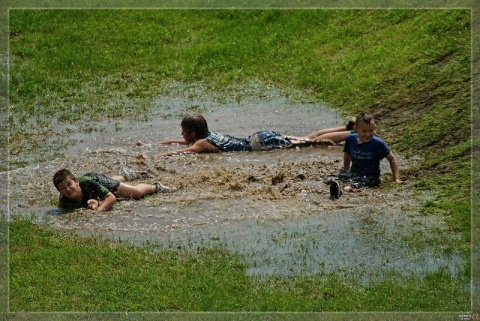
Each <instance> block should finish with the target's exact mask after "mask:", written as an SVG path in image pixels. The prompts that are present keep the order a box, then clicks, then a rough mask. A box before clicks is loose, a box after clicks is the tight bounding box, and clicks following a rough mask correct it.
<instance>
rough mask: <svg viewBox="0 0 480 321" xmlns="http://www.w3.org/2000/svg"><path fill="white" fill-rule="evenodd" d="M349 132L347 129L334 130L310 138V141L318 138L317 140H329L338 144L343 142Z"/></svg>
mask: <svg viewBox="0 0 480 321" xmlns="http://www.w3.org/2000/svg"><path fill="white" fill-rule="evenodd" d="M350 134H351V132H350V131H347V130H344V131H336V132H331V133H326V134H323V135H320V136H317V137H315V139H312V141H313V142H315V140H319V141H324V140H331V141H332V142H334V143H335V144H338V143H340V142H344V141H345V139H347V137H348V135H350Z"/></svg>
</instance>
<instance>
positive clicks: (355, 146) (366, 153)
mask: <svg viewBox="0 0 480 321" xmlns="http://www.w3.org/2000/svg"><path fill="white" fill-rule="evenodd" d="M343 151H344V152H346V153H349V154H350V156H351V159H352V166H351V168H350V172H352V173H353V174H354V175H356V176H368V177H374V178H379V177H380V161H381V160H382V159H384V158H385V157H387V155H388V154H390V148H388V146H387V144H385V142H384V141H383V140H381V139H380V138H378V137H377V136H373V137H372V139H371V140H370V141H369V142H368V143H363V144H359V143H358V134H357V133H355V134H351V135H349V136H348V137H347V139H346V140H345V146H344V148H343Z"/></svg>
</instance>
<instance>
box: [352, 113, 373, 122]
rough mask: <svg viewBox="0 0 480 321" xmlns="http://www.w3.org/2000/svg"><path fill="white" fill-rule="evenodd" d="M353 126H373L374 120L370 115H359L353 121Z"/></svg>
mask: <svg viewBox="0 0 480 321" xmlns="http://www.w3.org/2000/svg"><path fill="white" fill-rule="evenodd" d="M355 124H356V125H358V124H366V125H374V124H375V119H374V118H373V115H372V114H371V113H360V114H359V115H358V116H357V119H356V120H355Z"/></svg>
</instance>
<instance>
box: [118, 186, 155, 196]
mask: <svg viewBox="0 0 480 321" xmlns="http://www.w3.org/2000/svg"><path fill="white" fill-rule="evenodd" d="M155 190H156V187H155V185H153V184H145V183H141V184H138V185H135V186H132V185H129V184H125V183H120V186H119V187H118V189H117V191H116V193H115V194H116V195H117V196H118V197H124V198H133V199H136V200H137V199H140V198H142V197H143V196H145V195H148V194H152V193H153V192H155Z"/></svg>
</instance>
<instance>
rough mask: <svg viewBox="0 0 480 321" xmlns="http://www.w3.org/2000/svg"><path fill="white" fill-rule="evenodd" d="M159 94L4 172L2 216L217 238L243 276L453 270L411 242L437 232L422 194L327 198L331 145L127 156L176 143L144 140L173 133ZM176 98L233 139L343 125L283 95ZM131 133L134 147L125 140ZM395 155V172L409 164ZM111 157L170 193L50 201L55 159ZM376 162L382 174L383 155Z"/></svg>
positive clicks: (111, 168) (105, 168)
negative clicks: (84, 206) (146, 105)
mask: <svg viewBox="0 0 480 321" xmlns="http://www.w3.org/2000/svg"><path fill="white" fill-rule="evenodd" d="M171 99H174V98H173V97H172V98H171ZM165 101H168V98H165V97H164V98H162V101H159V108H158V110H157V114H156V115H154V117H152V120H150V121H148V122H129V121H125V122H116V123H114V124H112V123H110V122H104V123H99V124H98V127H99V128H104V129H105V128H107V130H102V131H101V132H95V131H94V132H90V133H87V134H78V133H77V134H74V135H72V136H71V137H70V138H72V137H73V138H74V139H75V142H76V143H75V144H72V145H71V147H69V148H68V149H67V150H66V151H65V153H64V155H63V156H61V157H59V158H56V159H55V160H53V161H48V162H43V163H36V164H31V165H29V166H27V167H25V168H21V169H16V170H13V171H11V172H10V173H9V175H10V177H9V183H10V186H9V195H10V196H9V208H10V215H11V216H17V215H19V216H25V217H33V218H34V219H35V220H36V221H37V222H40V223H41V224H48V225H49V226H53V227H55V228H58V229H60V230H64V231H71V232H74V233H77V234H79V235H98V236H100V237H105V238H109V239H112V240H118V239H121V240H124V241H128V242H132V243H134V244H144V243H145V242H147V241H148V242H150V243H157V244H160V246H161V247H166V248H172V247H173V248H184V249H186V250H193V251H195V250H198V249H199V248H201V247H210V246H226V247H228V248H229V249H230V250H232V251H236V252H239V253H241V254H242V255H244V256H245V257H246V258H247V260H248V261H249V262H250V264H251V267H250V268H249V269H248V271H247V272H248V273H251V274H255V275H285V274H291V273H305V274H313V273H316V272H319V271H322V270H327V271H345V272H346V273H352V272H353V271H355V272H356V273H361V274H362V275H363V274H365V275H367V276H365V278H367V279H370V278H372V277H374V278H378V277H380V278H381V276H382V275H383V273H385V272H386V271H389V270H391V269H394V270H397V271H400V272H401V273H404V274H411V273H422V272H427V271H433V270H436V269H438V268H440V267H447V268H448V269H449V270H451V271H452V272H453V273H456V271H457V270H459V269H460V267H461V265H462V262H460V260H459V258H458V257H456V256H454V255H451V256H445V255H443V253H441V250H439V249H435V248H432V247H431V246H428V245H424V246H420V247H419V246H412V244H411V243H412V239H414V238H415V237H416V235H421V233H428V232H429V231H435V232H436V233H438V232H439V231H442V230H445V231H446V227H445V224H444V223H443V222H442V221H440V220H439V219H438V218H437V217H434V216H431V217H430V216H424V215H420V214H419V211H418V209H419V203H420V201H422V200H424V199H427V198H428V197H429V196H428V195H419V194H417V193H416V192H415V191H412V190H411V189H410V188H408V185H405V186H402V187H396V188H393V189H388V188H373V189H359V190H353V191H351V192H346V193H344V195H342V197H341V198H340V199H339V200H332V199H330V197H329V190H328V185H327V184H326V183H325V182H324V181H325V177H326V176H327V175H329V174H335V173H338V171H339V169H340V168H341V166H342V163H341V160H342V146H338V145H337V146H319V147H318V146H317V147H307V148H301V149H288V150H275V151H268V152H250V153H248V152H247V153H245V152H240V153H215V154H201V155H194V154H189V155H177V156H171V157H166V158H161V159H159V160H158V161H154V160H152V159H147V160H139V159H137V158H136V156H137V155H138V154H139V153H147V154H149V155H152V154H154V153H156V152H161V151H165V150H169V149H173V148H176V147H178V146H159V145H156V144H155V143H156V142H157V141H160V140H163V139H170V138H179V137H181V136H180V126H179V122H180V119H179V117H165V115H164V114H163V113H165V108H163V107H162V106H163V105H162V104H163V103H164V102H165ZM176 101H177V104H178V107H173V108H174V109H175V108H177V110H172V109H170V110H169V111H168V113H169V114H170V115H171V114H172V113H173V114H175V115H178V116H180V115H181V114H185V113H188V112H197V111H199V112H202V113H203V114H204V116H205V117H206V118H207V121H208V122H209V127H210V130H213V131H218V132H223V133H228V134H232V135H235V136H238V137H245V136H248V135H249V134H251V133H253V132H254V131H256V130H260V129H273V130H277V131H279V132H281V133H285V134H290V135H305V134H308V133H309V132H311V131H314V130H317V129H320V128H326V127H333V126H338V125H339V124H344V123H345V121H346V119H345V118H343V117H340V116H339V115H338V114H336V113H334V112H333V111H332V110H331V109H328V108H326V107H322V106H318V105H315V104H304V103H295V104H292V103H291V102H289V101H288V100H286V99H283V98H282V99H271V98H269V99H268V100H267V101H268V102H265V101H260V102H259V101H255V102H250V101H242V102H235V103H231V104H227V105H226V106H221V108H220V107H219V104H217V103H215V102H212V101H209V102H205V101H202V100H199V101H188V102H184V104H181V103H178V97H176ZM182 106H183V107H182ZM184 106H188V107H187V108H186V109H182V108H184ZM109 127H111V128H110V130H108V128H109ZM113 127H115V128H113ZM137 140H143V141H145V142H146V145H144V146H141V147H136V146H134V145H135V142H136V141H137ZM398 156H399V158H400V166H401V167H402V168H407V167H408V166H410V165H411V164H412V163H413V162H414V160H412V159H411V160H406V159H403V158H402V157H401V155H398ZM123 163H126V164H128V165H129V167H131V168H132V169H134V170H144V169H148V170H149V171H151V172H152V177H151V178H149V179H148V180H146V181H148V182H155V181H160V182H162V183H163V184H165V185H168V186H170V187H172V188H174V189H175V190H174V191H173V192H171V193H160V194H154V195H149V196H147V197H145V198H144V199H142V200H139V201H131V200H122V201H120V202H118V203H117V204H116V205H115V207H114V209H113V210H111V211H109V212H106V213H94V212H91V211H87V210H77V211H73V212H68V213H64V212H61V211H59V210H58V209H57V208H56V201H57V197H58V193H57V192H56V190H55V188H54V187H53V185H52V183H51V177H52V175H53V173H54V172H55V171H56V170H58V169H60V168H63V167H67V168H69V169H71V170H72V171H73V172H74V173H76V174H83V173H85V172H89V171H97V172H101V173H105V174H107V175H115V174H116V170H117V168H118V167H119V166H120V165H121V164H123ZM382 170H383V173H385V174H389V173H390V169H389V167H388V163H387V162H386V161H385V163H384V164H382ZM389 178H390V176H389V175H386V176H385V177H384V179H389ZM131 183H132V184H136V183H139V181H137V182H131ZM419 233H420V234H419ZM453 237H455V236H453Z"/></svg>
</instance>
